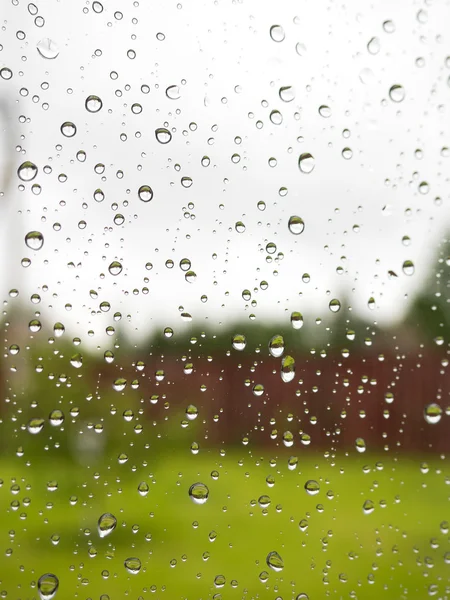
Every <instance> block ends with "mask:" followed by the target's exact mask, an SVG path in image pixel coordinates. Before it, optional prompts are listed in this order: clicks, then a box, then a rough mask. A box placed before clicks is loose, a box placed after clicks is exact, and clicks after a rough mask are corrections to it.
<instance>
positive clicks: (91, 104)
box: [84, 96, 103, 113]
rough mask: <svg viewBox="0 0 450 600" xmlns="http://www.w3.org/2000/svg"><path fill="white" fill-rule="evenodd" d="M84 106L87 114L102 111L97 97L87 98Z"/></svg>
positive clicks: (101, 103)
mask: <svg viewBox="0 0 450 600" xmlns="http://www.w3.org/2000/svg"><path fill="white" fill-rule="evenodd" d="M84 105H85V107H86V110H87V111H88V112H90V113H96V112H98V111H99V110H101V109H102V106H103V102H102V100H101V98H99V97H98V96H88V97H87V98H86V102H85V103H84Z"/></svg>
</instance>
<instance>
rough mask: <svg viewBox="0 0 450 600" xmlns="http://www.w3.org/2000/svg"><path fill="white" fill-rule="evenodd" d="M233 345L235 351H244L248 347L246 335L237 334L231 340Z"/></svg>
mask: <svg viewBox="0 0 450 600" xmlns="http://www.w3.org/2000/svg"><path fill="white" fill-rule="evenodd" d="M231 344H232V346H233V348H234V349H235V350H244V348H245V346H246V345H247V340H246V338H245V335H244V334H243V333H236V334H235V335H234V336H233V338H232V340H231Z"/></svg>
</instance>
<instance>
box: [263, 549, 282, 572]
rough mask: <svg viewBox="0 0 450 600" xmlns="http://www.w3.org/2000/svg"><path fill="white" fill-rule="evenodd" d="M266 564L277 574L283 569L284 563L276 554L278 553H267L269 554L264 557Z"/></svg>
mask: <svg viewBox="0 0 450 600" xmlns="http://www.w3.org/2000/svg"><path fill="white" fill-rule="evenodd" d="M266 563H267V566H268V567H270V568H271V569H273V570H274V571H276V572H277V573H278V572H279V571H282V570H283V569H284V561H283V559H282V558H281V556H280V555H279V554H278V552H275V551H273V552H269V554H268V555H267V557H266Z"/></svg>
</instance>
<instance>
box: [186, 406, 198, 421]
mask: <svg viewBox="0 0 450 600" xmlns="http://www.w3.org/2000/svg"><path fill="white" fill-rule="evenodd" d="M186 417H187V418H188V419H189V421H194V420H195V419H196V418H197V417H198V408H197V407H196V406H194V405H193V404H189V406H188V407H187V408H186Z"/></svg>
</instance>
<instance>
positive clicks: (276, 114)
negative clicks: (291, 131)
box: [269, 110, 283, 125]
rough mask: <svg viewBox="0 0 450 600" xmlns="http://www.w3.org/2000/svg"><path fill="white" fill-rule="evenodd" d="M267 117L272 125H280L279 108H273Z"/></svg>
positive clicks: (280, 115) (281, 117)
mask: <svg viewBox="0 0 450 600" xmlns="http://www.w3.org/2000/svg"><path fill="white" fill-rule="evenodd" d="M269 119H270V121H271V123H273V124H274V125H281V123H282V122H283V115H282V114H281V113H280V111H279V110H273V111H272V112H271V113H270V115H269Z"/></svg>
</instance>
